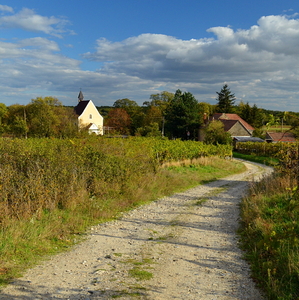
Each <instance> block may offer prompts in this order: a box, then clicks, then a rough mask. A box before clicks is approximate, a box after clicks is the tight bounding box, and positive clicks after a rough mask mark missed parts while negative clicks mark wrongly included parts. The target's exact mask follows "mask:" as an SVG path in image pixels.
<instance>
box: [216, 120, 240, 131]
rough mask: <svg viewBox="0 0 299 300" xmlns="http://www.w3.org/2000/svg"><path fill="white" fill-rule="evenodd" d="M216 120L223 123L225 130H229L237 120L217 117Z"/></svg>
mask: <svg viewBox="0 0 299 300" xmlns="http://www.w3.org/2000/svg"><path fill="white" fill-rule="evenodd" d="M218 120H219V121H221V122H222V123H223V125H224V130H225V131H229V130H230V129H231V128H232V127H233V126H234V125H235V124H236V123H238V121H237V120H223V119H218Z"/></svg>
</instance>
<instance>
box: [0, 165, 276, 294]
mask: <svg viewBox="0 0 299 300" xmlns="http://www.w3.org/2000/svg"><path fill="white" fill-rule="evenodd" d="M245 165H246V166H247V171H246V172H244V173H242V174H238V175H233V176H230V177H227V178H225V179H223V180H218V181H216V182H212V183H209V184H206V185H201V186H198V187H196V188H193V189H190V190H188V191H186V192H184V193H179V194H175V195H173V196H171V197H165V198H163V199H159V200H157V201H154V202H152V203H151V204H149V205H145V206H142V207H140V208H138V209H136V210H134V211H131V212H129V213H126V214H123V216H122V218H121V219H120V220H117V221H113V222H108V223H105V224H101V225H98V226H95V227H93V228H91V229H90V231H89V233H88V237H87V240H86V241H84V242H83V243H81V244H79V245H76V246H75V247H74V248H72V250H71V251H69V252H67V253H63V254H59V255H57V256H54V257H52V258H51V259H50V260H48V261H46V262H44V263H43V264H41V265H39V266H37V267H35V268H33V269H31V270H29V271H28V272H26V274H25V275H24V277H22V278H20V279H17V280H15V281H14V282H13V283H12V284H11V285H9V286H8V287H6V288H5V289H4V290H2V291H1V292H0V299H1V300H2V299H5V300H12V299H14V300H18V299H22V300H27V299H36V300H37V299H71V300H75V299H78V300H79V299H83V300H94V299H115V298H117V299H150V300H152V299H155V300H158V299H159V300H168V299H169V300H172V299H184V300H189V299H190V300H191V299H192V300H195V299H196V300H197V299H204V300H210V299H211V300H212V299H223V300H226V299H227V300H228V299H234V300H236V299H238V300H239V299H250V300H262V299H264V298H263V297H262V296H261V294H260V293H259V291H258V290H257V289H256V287H255V285H254V283H253V281H252V280H251V279H250V270H249V267H248V265H247V264H246V262H245V261H244V260H243V259H242V251H241V250H240V249H239V248H238V238H237V236H236V229H237V228H238V219H239V208H238V204H239V203H240V200H241V197H242V195H243V194H244V193H245V192H246V189H247V187H248V183H249V182H251V181H253V180H259V178H261V177H262V176H264V175H265V174H269V173H270V172H271V171H272V170H271V169H270V168H267V167H262V166H259V165H256V164H252V163H247V162H246V163H245ZM138 276H148V278H144V277H143V278H141V277H138ZM151 276H152V277H151Z"/></svg>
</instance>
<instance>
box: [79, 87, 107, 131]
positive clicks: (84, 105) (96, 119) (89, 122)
mask: <svg viewBox="0 0 299 300" xmlns="http://www.w3.org/2000/svg"><path fill="white" fill-rule="evenodd" d="M75 113H76V114H77V116H78V128H79V130H82V129H87V130H88V132H89V133H95V134H97V135H103V134H104V131H103V124H104V119H103V117H102V116H101V114H100V113H99V111H98V110H97V108H96V107H95V105H94V104H93V102H92V100H84V97H83V93H82V92H81V91H80V93H79V96H78V105H77V106H76V107H75Z"/></svg>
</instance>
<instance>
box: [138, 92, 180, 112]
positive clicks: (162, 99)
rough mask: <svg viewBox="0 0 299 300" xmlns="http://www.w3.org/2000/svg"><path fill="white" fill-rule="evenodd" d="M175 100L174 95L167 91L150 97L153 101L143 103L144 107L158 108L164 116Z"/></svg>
mask: <svg viewBox="0 0 299 300" xmlns="http://www.w3.org/2000/svg"><path fill="white" fill-rule="evenodd" d="M173 98H174V94H173V93H170V92H166V91H164V92H161V93H158V94H151V95H150V99H151V101H145V102H143V105H145V106H147V107H157V108H159V109H160V111H161V113H162V114H163V113H164V111H165V110H166V108H167V106H168V104H169V103H171V101H172V100H173Z"/></svg>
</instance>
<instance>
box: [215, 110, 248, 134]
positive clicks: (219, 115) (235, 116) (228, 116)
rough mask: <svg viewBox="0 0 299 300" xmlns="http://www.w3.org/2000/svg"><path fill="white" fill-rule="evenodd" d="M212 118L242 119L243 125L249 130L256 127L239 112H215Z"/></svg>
mask: <svg viewBox="0 0 299 300" xmlns="http://www.w3.org/2000/svg"><path fill="white" fill-rule="evenodd" d="M211 119H212V120H213V119H214V120H235V121H240V122H241V123H242V124H243V126H244V127H245V128H246V129H247V130H249V131H253V130H254V128H253V127H252V126H251V125H249V124H248V123H247V122H246V121H244V120H243V119H242V118H241V117H240V116H239V115H237V114H226V113H215V114H214V115H213V116H212V117H211Z"/></svg>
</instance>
